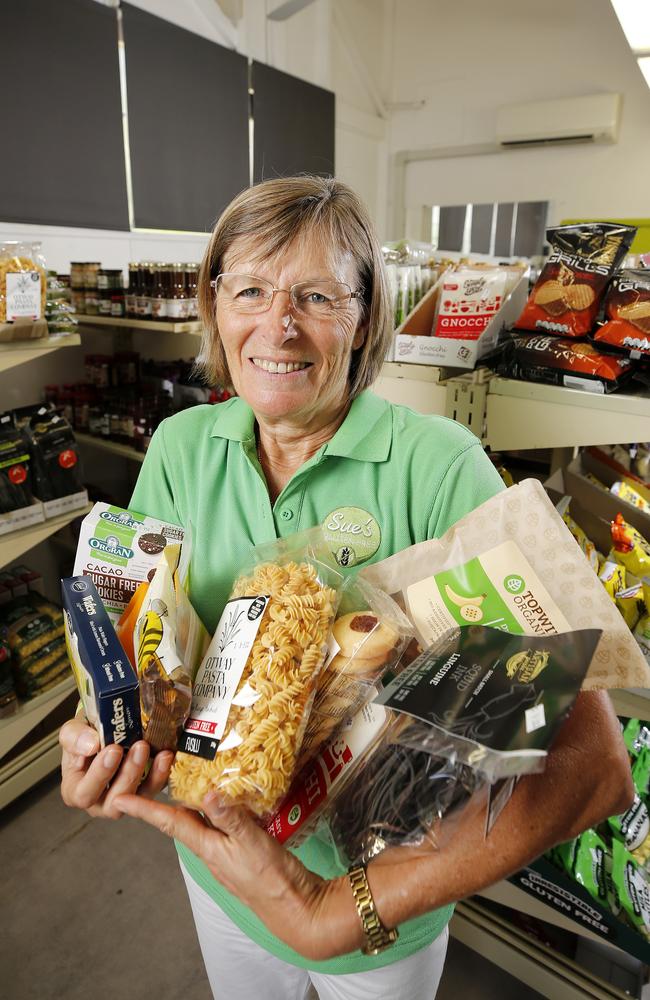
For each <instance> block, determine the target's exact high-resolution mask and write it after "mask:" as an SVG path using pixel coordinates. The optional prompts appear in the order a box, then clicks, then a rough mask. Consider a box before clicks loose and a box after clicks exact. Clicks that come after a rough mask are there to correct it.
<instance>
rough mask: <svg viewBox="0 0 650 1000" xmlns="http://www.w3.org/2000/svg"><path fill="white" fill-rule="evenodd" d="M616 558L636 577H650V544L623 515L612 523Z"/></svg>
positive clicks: (618, 515) (617, 516)
mask: <svg viewBox="0 0 650 1000" xmlns="http://www.w3.org/2000/svg"><path fill="white" fill-rule="evenodd" d="M612 542H613V545H614V548H613V552H614V558H615V559H616V561H617V562H619V563H621V565H623V566H625V568H626V569H627V571H628V572H629V573H633V574H634V576H637V577H644V576H650V543H648V542H647V541H646V540H645V538H644V537H643V535H642V534H641V532H640V531H637V530H636V528H634V527H633V526H632V525H631V524H627V522H626V521H625V518H624V517H623V515H622V514H617V515H616V517H615V518H614V520H613V521H612Z"/></svg>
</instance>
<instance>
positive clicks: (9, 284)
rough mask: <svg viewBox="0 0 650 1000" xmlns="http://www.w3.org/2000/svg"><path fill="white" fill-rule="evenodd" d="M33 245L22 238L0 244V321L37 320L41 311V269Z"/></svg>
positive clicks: (42, 292) (42, 282)
mask: <svg viewBox="0 0 650 1000" xmlns="http://www.w3.org/2000/svg"><path fill="white" fill-rule="evenodd" d="M34 256H35V254H34V247H33V244H31V243H25V242H22V241H13V240H12V241H5V242H3V243H0V323H13V322H14V321H16V320H29V319H31V320H37V319H41V317H42V316H43V314H44V312H45V289H46V280H45V271H44V269H43V268H42V267H41V265H40V263H37V262H36V260H35V259H34Z"/></svg>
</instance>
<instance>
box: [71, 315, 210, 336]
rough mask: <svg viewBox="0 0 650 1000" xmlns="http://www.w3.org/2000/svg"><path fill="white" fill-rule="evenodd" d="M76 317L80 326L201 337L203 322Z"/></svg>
mask: <svg viewBox="0 0 650 1000" xmlns="http://www.w3.org/2000/svg"><path fill="white" fill-rule="evenodd" d="M76 318H77V319H78V321H79V323H80V324H81V325H82V326H94V327H112V328H113V329H115V330H149V331H154V330H155V331H158V333H187V334H191V335H192V336H195V337H201V336H202V333H203V324H202V323H201V322H200V321H199V320H184V321H181V322H179V323H171V322H170V323H168V322H167V321H165V320H155V319H130V318H125V319H119V318H117V317H115V316H88V315H85V314H77V317H76Z"/></svg>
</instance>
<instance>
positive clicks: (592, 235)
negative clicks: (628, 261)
mask: <svg viewBox="0 0 650 1000" xmlns="http://www.w3.org/2000/svg"><path fill="white" fill-rule="evenodd" d="M635 235H636V228H635V227H634V226H622V225H616V224H614V223H609V222H593V223H582V224H580V225H577V226H558V227H557V228H554V229H548V230H547V231H546V238H547V240H548V242H549V243H550V244H551V255H550V257H549V258H548V260H547V262H546V264H545V265H544V268H543V269H542V273H541V274H540V276H539V278H538V279H537V281H536V282H535V285H534V287H533V290H532V292H531V293H530V296H529V298H528V302H527V303H526V305H525V306H524V310H523V312H522V314H521V316H520V317H519V319H518V320H517V322H516V323H515V326H516V327H517V328H518V329H520V330H534V331H537V332H539V331H542V330H546V331H548V332H549V333H555V334H557V335H558V336H561V337H582V336H584V335H585V334H587V333H589V332H590V331H591V330H592V329H593V327H594V325H595V323H596V316H597V315H598V309H599V307H600V303H601V300H602V297H603V294H604V292H605V288H606V286H607V282H608V281H609V279H610V278H611V276H612V275H613V274H614V273H615V272H616V271H617V270H618V268H619V267H620V265H621V263H622V262H623V259H624V257H625V255H626V254H627V252H628V251H629V249H630V246H631V245H632V240H633V239H634V237H635Z"/></svg>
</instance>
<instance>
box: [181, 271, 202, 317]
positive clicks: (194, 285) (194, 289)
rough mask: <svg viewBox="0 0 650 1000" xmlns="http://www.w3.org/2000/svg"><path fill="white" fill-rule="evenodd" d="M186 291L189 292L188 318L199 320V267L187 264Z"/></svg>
mask: <svg viewBox="0 0 650 1000" xmlns="http://www.w3.org/2000/svg"><path fill="white" fill-rule="evenodd" d="M184 266H185V290H186V292H187V318H188V319H191V320H196V319H198V318H199V300H198V298H197V293H198V282H199V265H198V264H185V265H184Z"/></svg>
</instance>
